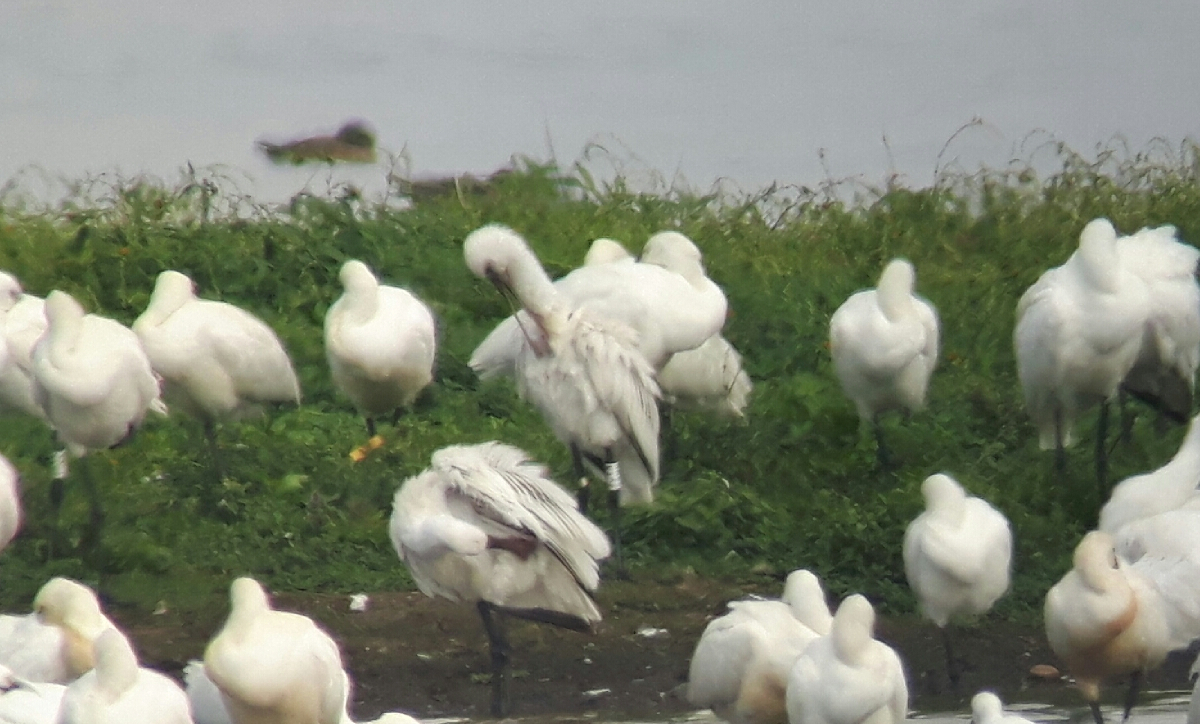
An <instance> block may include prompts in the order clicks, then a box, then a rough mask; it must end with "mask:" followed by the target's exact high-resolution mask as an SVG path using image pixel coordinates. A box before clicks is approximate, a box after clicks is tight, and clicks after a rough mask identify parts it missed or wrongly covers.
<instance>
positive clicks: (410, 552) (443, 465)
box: [389, 442, 610, 716]
mask: <svg viewBox="0 0 1200 724" xmlns="http://www.w3.org/2000/svg"><path fill="white" fill-rule="evenodd" d="M389 531H390V534H391V538H392V545H393V546H394V547H395V548H396V553H397V554H398V555H399V556H400V559H401V560H402V561H403V562H404V564H405V565H406V566H408V570H409V573H410V574H411V575H412V577H413V580H414V581H416V583H417V586H418V587H419V588H420V589H421V591H423V592H424V593H425V594H426V595H427V596H441V597H443V598H446V599H449V600H451V601H456V602H463V603H474V604H475V606H476V608H477V609H478V611H479V615H480V617H481V618H482V619H483V626H484V630H485V631H486V632H487V635H488V641H489V644H490V648H491V659H492V709H491V711H492V714H493V715H496V716H503V715H505V714H507V712H508V708H509V697H508V683H507V681H508V668H509V666H508V659H509V643H508V638H507V636H506V634H505V626H504V618H505V616H516V617H519V618H524V619H528V620H532V621H538V622H542V623H549V624H552V625H555V626H560V627H563V628H568V629H572V630H576V631H590V630H591V629H592V627H593V626H595V625H596V624H597V623H598V622H599V621H600V609H599V608H597V606H596V602H595V601H594V600H593V598H592V593H593V592H594V591H595V590H596V588H597V587H598V586H599V585H600V570H599V562H600V561H601V560H602V559H604V558H606V557H607V556H608V555H609V552H610V548H609V542H608V539H607V538H606V537H605V535H604V532H603V531H601V530H600V529H599V528H598V527H596V525H595V524H594V523H592V522H591V521H590V520H588V519H587V518H586V517H584V516H583V515H582V514H581V513H580V512H579V510H578V508H577V505H576V501H575V499H574V498H572V497H571V495H570V494H568V493H567V492H566V491H564V490H563V489H562V488H561V487H559V486H558V484H557V483H555V482H554V481H553V480H551V479H550V477H549V474H548V473H547V471H546V469H545V467H543V466H542V465H540V464H538V463H536V462H533V461H532V460H530V459H529V456H528V455H526V454H525V453H524V452H523V451H521V450H519V449H517V448H515V447H512V446H510V445H503V444H501V443H497V442H489V443H483V444H480V445H453V446H450V447H446V448H443V449H441V450H439V451H437V452H436V453H434V454H433V460H432V462H431V464H430V467H429V468H428V469H427V470H425V471H424V472H422V473H420V474H419V475H417V476H415V477H412V478H409V479H408V480H406V481H404V483H403V484H402V485H401V486H400V489H399V490H397V491H396V496H395V499H394V501H393V504H392V517H391V523H390V526H389Z"/></svg>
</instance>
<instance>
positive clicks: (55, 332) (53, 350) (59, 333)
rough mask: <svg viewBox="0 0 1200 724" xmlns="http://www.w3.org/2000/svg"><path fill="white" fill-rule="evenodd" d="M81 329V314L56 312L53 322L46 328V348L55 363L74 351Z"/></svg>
mask: <svg viewBox="0 0 1200 724" xmlns="http://www.w3.org/2000/svg"><path fill="white" fill-rule="evenodd" d="M82 331H83V315H82V314H75V313H67V314H56V315H55V317H54V324H52V325H50V326H49V328H48V329H47V330H46V342H47V349H48V351H49V354H50V359H51V360H52V361H54V362H55V363H56V364H57V363H59V362H61V361H63V360H65V359H66V358H67V357H69V356H70V355H72V354H73V353H74V352H75V346H76V344H78V342H79V335H80V334H81V333H82Z"/></svg>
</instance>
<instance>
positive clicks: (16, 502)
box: [0, 455, 21, 551]
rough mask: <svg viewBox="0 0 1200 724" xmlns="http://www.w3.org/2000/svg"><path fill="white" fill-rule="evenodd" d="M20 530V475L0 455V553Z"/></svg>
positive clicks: (6, 459)
mask: <svg viewBox="0 0 1200 724" xmlns="http://www.w3.org/2000/svg"><path fill="white" fill-rule="evenodd" d="M20 528H21V475H20V474H19V473H18V472H17V469H16V468H15V467H14V466H13V464H12V463H11V462H9V461H8V458H6V457H4V456H3V455H0V551H2V550H4V549H5V548H7V547H8V544H9V543H11V542H12V539H13V538H15V537H16V535H17V531H18V530H19V529H20Z"/></svg>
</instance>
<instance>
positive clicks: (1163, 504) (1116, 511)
mask: <svg viewBox="0 0 1200 724" xmlns="http://www.w3.org/2000/svg"><path fill="white" fill-rule="evenodd" d="M1198 483H1200V415H1198V416H1196V417H1194V418H1192V422H1191V424H1190V425H1189V426H1188V431H1187V434H1186V435H1185V436H1184V438H1183V443H1182V444H1180V446H1179V450H1178V451H1177V452H1176V453H1175V457H1173V458H1171V460H1170V461H1169V462H1167V464H1165V465H1163V466H1162V467H1160V468H1158V469H1157V470H1152V471H1150V472H1148V473H1142V474H1140V475H1134V476H1132V477H1128V478H1126V479H1124V480H1122V481H1121V482H1119V483H1117V484H1116V485H1114V486H1113V489H1112V493H1110V494H1109V496H1108V502H1106V503H1105V504H1104V507H1102V508H1101V509H1100V524H1099V525H1098V526H1097V527H1098V528H1099V529H1100V530H1103V531H1106V532H1108V533H1110V534H1113V535H1115V534H1116V533H1117V531H1119V530H1120V529H1121V528H1122V527H1124V526H1125V525H1126V524H1128V523H1131V522H1133V521H1135V520H1140V519H1142V518H1148V517H1150V516H1152V515H1157V514H1159V513H1165V512H1167V511H1169V510H1176V509H1179V508H1184V507H1195V506H1200V491H1198V490H1197V489H1196V486H1197V484H1198Z"/></svg>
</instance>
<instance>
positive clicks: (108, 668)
mask: <svg viewBox="0 0 1200 724" xmlns="http://www.w3.org/2000/svg"><path fill="white" fill-rule="evenodd" d="M109 643H111V642H109ZM137 677H138V662H137V658H136V657H135V656H134V654H133V649H131V648H130V647H129V644H128V643H123V644H121V645H109V646H106V647H105V648H104V650H103V651H101V652H100V654H99V655H98V656H97V659H96V679H97V681H99V683H100V690H101V691H102V692H104V695H105V696H106V697H108V698H109V701H110V703H111V702H112V701H116V700H117V699H118V698H120V697H121V695H123V694H124V693H125V692H127V691H129V689H130V688H132V687H133V685H134V684H136V683H137Z"/></svg>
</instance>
